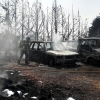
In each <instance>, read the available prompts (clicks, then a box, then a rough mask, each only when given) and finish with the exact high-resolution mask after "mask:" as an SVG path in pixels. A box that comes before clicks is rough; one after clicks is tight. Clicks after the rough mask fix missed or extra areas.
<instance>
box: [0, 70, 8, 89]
mask: <svg viewBox="0 0 100 100" xmlns="http://www.w3.org/2000/svg"><path fill="white" fill-rule="evenodd" d="M7 79H8V75H7V73H6V71H4V70H0V90H1V89H2V88H3V86H4V85H5V80H7Z"/></svg>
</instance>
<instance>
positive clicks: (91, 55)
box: [77, 37, 100, 65]
mask: <svg viewBox="0 0 100 100" xmlns="http://www.w3.org/2000/svg"><path fill="white" fill-rule="evenodd" d="M77 51H78V53H79V55H80V60H81V61H82V62H86V63H88V64H90V65H96V64H98V62H99V61H100V38H97V37H91V38H81V39H79V41H78V48H77Z"/></svg>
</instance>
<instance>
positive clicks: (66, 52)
mask: <svg viewBox="0 0 100 100" xmlns="http://www.w3.org/2000/svg"><path fill="white" fill-rule="evenodd" d="M46 53H47V54H51V55H62V56H68V55H78V53H77V52H73V51H58V50H54V51H52V50H49V51H46Z"/></svg>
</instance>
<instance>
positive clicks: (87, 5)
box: [28, 0, 100, 26]
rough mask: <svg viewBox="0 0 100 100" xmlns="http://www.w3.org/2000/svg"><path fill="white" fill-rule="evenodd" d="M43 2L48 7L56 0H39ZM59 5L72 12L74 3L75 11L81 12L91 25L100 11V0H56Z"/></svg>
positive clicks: (31, 1)
mask: <svg viewBox="0 0 100 100" xmlns="http://www.w3.org/2000/svg"><path fill="white" fill-rule="evenodd" d="M28 1H29V2H30V4H32V3H33V2H34V1H35V0H28ZM38 1H39V2H41V3H42V6H43V7H44V9H46V8H47V6H48V7H50V8H51V7H52V4H53V2H54V0H38ZM56 1H57V5H61V6H62V7H63V9H65V10H66V11H67V12H69V13H72V5H73V11H74V13H75V14H77V13H78V10H79V12H80V15H81V18H82V19H83V20H85V19H87V20H88V24H89V26H91V23H92V21H93V20H94V19H95V18H96V16H98V15H99V13H100V0H56Z"/></svg>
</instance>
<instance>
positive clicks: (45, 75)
mask: <svg viewBox="0 0 100 100" xmlns="http://www.w3.org/2000/svg"><path fill="white" fill-rule="evenodd" d="M0 65H1V67H0V69H1V75H0V76H1V77H3V75H2V74H3V72H4V73H5V72H6V73H7V76H8V78H7V80H10V81H12V82H11V84H8V83H7V85H3V86H2V88H1V92H2V91H3V90H4V89H6V88H8V89H10V90H12V91H14V92H16V91H18V90H20V91H21V92H22V94H21V95H18V94H17V96H16V95H13V96H10V97H6V96H4V94H2V93H1V99H0V100H14V99H15V100H17V99H19V100H35V99H33V98H31V97H32V96H34V98H35V97H37V98H38V99H39V100H49V99H50V98H51V97H52V98H54V99H55V100H67V98H69V97H72V98H73V99H75V100H100V67H99V66H89V65H86V64H84V63H77V65H75V66H67V65H65V66H61V65H59V66H58V65H57V66H54V67H50V66H48V65H44V64H38V63H35V62H30V64H29V65H25V64H24V62H22V63H21V64H20V65H18V64H16V63H14V62H9V63H6V64H5V63H2V62H1V64H0ZM12 72H13V75H11V73H12ZM3 78H4V77H3ZM12 87H13V88H12ZM25 93H28V95H27V96H26V97H23V95H24V94H25ZM41 98H42V99H41ZM43 98H45V99H43Z"/></svg>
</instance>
